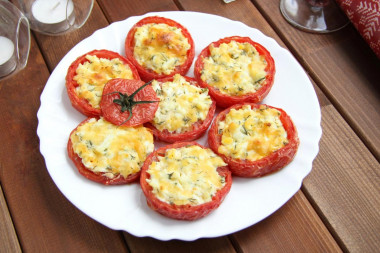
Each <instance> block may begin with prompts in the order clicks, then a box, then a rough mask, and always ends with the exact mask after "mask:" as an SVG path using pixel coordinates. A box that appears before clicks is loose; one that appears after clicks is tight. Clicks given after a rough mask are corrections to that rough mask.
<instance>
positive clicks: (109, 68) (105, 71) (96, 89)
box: [74, 55, 133, 108]
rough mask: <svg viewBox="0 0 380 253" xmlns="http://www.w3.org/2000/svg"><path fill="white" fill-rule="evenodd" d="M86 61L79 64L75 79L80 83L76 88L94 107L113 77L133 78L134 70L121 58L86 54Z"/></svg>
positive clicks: (78, 93)
mask: <svg viewBox="0 0 380 253" xmlns="http://www.w3.org/2000/svg"><path fill="white" fill-rule="evenodd" d="M86 59H87V60H88V61H86V62H85V63H83V64H79V66H78V68H77V70H76V75H75V76H74V80H75V81H76V82H77V83H78V84H79V86H78V87H77V88H76V89H75V92H76V93H77V95H78V97H80V98H84V99H86V100H87V101H88V102H89V103H90V104H91V106H92V107H94V108H100V106H99V103H100V100H101V97H102V94H103V88H104V85H105V84H106V83H107V82H108V81H109V80H111V79H113V78H124V79H133V73H132V70H131V69H130V67H129V66H128V65H125V64H124V63H123V62H122V61H121V60H120V59H117V58H115V59H112V60H108V59H105V58H98V57H97V56H96V55H86Z"/></svg>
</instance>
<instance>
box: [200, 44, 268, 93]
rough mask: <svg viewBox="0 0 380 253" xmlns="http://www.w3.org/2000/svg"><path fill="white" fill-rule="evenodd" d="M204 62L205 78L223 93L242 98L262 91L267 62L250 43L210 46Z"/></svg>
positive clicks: (202, 75)
mask: <svg viewBox="0 0 380 253" xmlns="http://www.w3.org/2000/svg"><path fill="white" fill-rule="evenodd" d="M209 50H210V56H209V57H207V58H204V59H203V62H204V66H203V70H202V72H201V79H202V80H203V81H204V82H206V83H208V84H210V85H211V86H213V87H215V88H217V89H218V90H219V91H220V92H221V93H223V94H229V95H233V96H241V95H245V94H248V93H253V92H256V91H257V90H258V89H260V88H261V86H262V83H263V82H264V80H265V76H266V75H267V72H266V71H265V68H266V66H267V62H266V61H265V58H264V56H260V55H259V53H258V52H257V50H256V49H255V47H254V46H252V45H251V44H250V43H239V42H236V41H231V42H230V43H228V44H226V43H222V44H220V45H219V47H214V46H213V45H210V47H209Z"/></svg>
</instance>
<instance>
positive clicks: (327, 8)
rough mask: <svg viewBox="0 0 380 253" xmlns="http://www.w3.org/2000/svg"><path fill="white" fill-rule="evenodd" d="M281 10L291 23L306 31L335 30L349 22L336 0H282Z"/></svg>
mask: <svg viewBox="0 0 380 253" xmlns="http://www.w3.org/2000/svg"><path fill="white" fill-rule="evenodd" d="M280 10H281V13H282V15H283V16H284V18H285V19H286V20H287V21H288V22H289V23H290V24H291V25H293V26H295V27H297V28H298V29H300V30H303V31H306V32H312V33H329V32H335V31H337V30H339V29H342V28H343V27H345V26H346V25H347V24H348V23H349V21H348V19H347V17H346V16H345V15H344V13H343V12H342V11H341V10H340V8H339V6H338V5H337V4H336V3H335V1H334V0H281V2H280Z"/></svg>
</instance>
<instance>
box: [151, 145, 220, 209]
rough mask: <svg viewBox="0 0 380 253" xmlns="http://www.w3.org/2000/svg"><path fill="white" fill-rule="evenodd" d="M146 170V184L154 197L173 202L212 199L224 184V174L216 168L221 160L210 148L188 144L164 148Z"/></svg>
mask: <svg viewBox="0 0 380 253" xmlns="http://www.w3.org/2000/svg"><path fill="white" fill-rule="evenodd" d="M158 159H159V161H158V162H153V163H152V164H151V165H150V166H149V169H148V170H147V172H148V173H149V174H150V179H147V182H148V184H149V185H150V186H151V187H152V188H153V190H152V191H153V193H154V194H155V195H156V197H157V198H158V199H160V200H161V201H163V202H166V203H169V204H176V205H186V204H190V205H200V204H202V203H206V202H209V201H211V200H212V197H213V196H214V195H215V193H216V192H217V191H218V190H219V189H221V188H223V186H224V185H225V178H224V177H221V176H220V175H219V173H218V172H217V168H218V167H221V166H225V165H226V164H225V163H224V162H223V160H222V159H221V158H220V157H219V156H217V155H215V154H214V153H213V152H212V151H211V149H204V148H201V147H199V146H196V145H194V146H188V147H182V148H178V149H168V150H166V152H165V156H163V157H162V156H159V157H158Z"/></svg>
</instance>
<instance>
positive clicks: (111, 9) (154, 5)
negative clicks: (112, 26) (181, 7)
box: [98, 0, 178, 22]
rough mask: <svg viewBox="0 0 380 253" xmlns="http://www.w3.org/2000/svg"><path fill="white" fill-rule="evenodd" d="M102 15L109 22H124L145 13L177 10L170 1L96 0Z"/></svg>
mask: <svg viewBox="0 0 380 253" xmlns="http://www.w3.org/2000/svg"><path fill="white" fill-rule="evenodd" d="M98 2H99V5H100V6H101V7H102V10H103V11H104V14H105V15H106V17H107V19H108V20H109V21H110V22H115V21H119V20H124V19H126V18H128V17H130V16H138V15H143V14H145V13H147V12H157V11H177V10H178V8H177V6H176V5H175V3H174V2H173V1H172V0H162V1H154V0H148V1H121V0H113V1H112V4H110V1H107V0H98Z"/></svg>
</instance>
